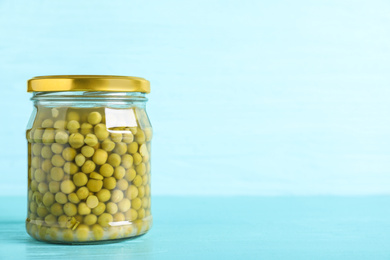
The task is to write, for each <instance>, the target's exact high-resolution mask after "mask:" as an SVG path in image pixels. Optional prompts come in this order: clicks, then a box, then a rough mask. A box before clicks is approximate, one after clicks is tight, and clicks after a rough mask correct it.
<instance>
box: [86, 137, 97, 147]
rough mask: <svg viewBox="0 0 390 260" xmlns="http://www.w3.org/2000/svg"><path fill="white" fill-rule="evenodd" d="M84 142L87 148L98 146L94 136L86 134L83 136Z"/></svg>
mask: <svg viewBox="0 0 390 260" xmlns="http://www.w3.org/2000/svg"><path fill="white" fill-rule="evenodd" d="M84 142H85V143H86V144H87V145H89V146H95V145H97V144H98V139H97V137H96V135H94V134H87V135H86V136H85V140H84Z"/></svg>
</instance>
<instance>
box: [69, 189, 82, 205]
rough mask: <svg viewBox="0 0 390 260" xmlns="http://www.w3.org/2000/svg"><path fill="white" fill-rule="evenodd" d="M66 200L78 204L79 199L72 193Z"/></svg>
mask: <svg viewBox="0 0 390 260" xmlns="http://www.w3.org/2000/svg"><path fill="white" fill-rule="evenodd" d="M68 200H69V201H70V202H72V203H74V204H78V203H79V202H80V199H79V197H78V196H77V194H76V193H74V192H73V193H71V194H69V195H68Z"/></svg>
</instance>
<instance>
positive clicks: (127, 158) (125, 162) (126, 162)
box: [121, 154, 133, 169]
mask: <svg viewBox="0 0 390 260" xmlns="http://www.w3.org/2000/svg"><path fill="white" fill-rule="evenodd" d="M121 163H122V166H123V167H125V168H126V169H129V168H130V167H131V166H132V165H133V156H131V155H130V154H124V155H122V157H121Z"/></svg>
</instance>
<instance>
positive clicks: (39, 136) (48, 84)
mask: <svg viewBox="0 0 390 260" xmlns="http://www.w3.org/2000/svg"><path fill="white" fill-rule="evenodd" d="M27 91H28V92H33V97H32V98H31V100H32V101H33V102H34V109H33V113H32V115H31V118H30V121H29V123H28V126H27V131H26V137H27V141H28V212H27V219H26V230H27V232H28V234H29V235H30V236H32V237H33V238H36V239H38V240H43V241H48V242H53V243H70V244H78V243H92V242H103V241H110V240H116V239H122V238H130V237H135V236H138V235H141V234H144V233H146V232H147V231H148V230H149V229H150V227H151V225H152V215H151V211H150V205H151V196H150V142H151V139H152V127H151V124H150V121H149V119H148V116H147V114H146V110H145V104H146V101H147V98H146V97H145V94H146V93H149V92H150V85H149V82H148V81H147V80H145V79H142V78H136V77H124V76H81V75H80V76H44V77H35V78H32V79H30V80H29V81H28V88H27Z"/></svg>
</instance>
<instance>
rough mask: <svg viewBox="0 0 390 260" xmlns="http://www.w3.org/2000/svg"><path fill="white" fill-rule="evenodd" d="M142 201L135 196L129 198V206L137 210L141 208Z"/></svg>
mask: <svg viewBox="0 0 390 260" xmlns="http://www.w3.org/2000/svg"><path fill="white" fill-rule="evenodd" d="M141 204H142V201H141V199H140V198H138V197H137V198H135V199H132V200H131V207H132V208H133V209H135V210H139V209H140V208H141Z"/></svg>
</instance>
